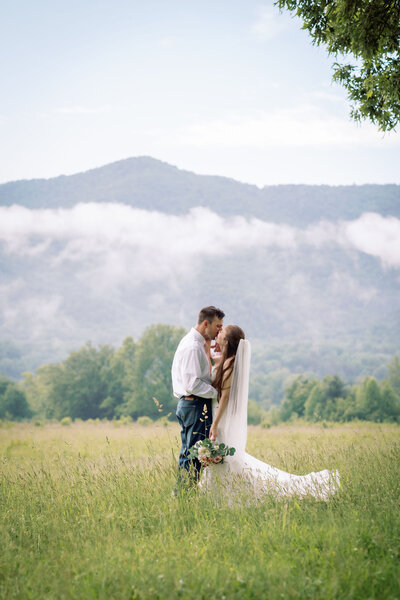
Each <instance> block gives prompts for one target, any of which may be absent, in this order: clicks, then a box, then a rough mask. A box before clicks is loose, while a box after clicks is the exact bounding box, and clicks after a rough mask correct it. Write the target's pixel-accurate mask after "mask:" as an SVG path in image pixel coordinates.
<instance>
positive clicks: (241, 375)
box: [224, 340, 251, 458]
mask: <svg viewBox="0 0 400 600" xmlns="http://www.w3.org/2000/svg"><path fill="white" fill-rule="evenodd" d="M250 356H251V348H250V342H249V341H248V340H240V342H239V346H238V349H237V352H236V357H235V362H234V366H233V374H232V384H231V389H230V394H229V402H228V406H227V408H226V415H225V426H224V430H225V431H224V433H225V436H224V438H225V439H224V442H225V443H226V444H227V445H228V446H233V447H234V448H236V453H235V458H239V456H241V457H242V456H244V453H245V448H246V441H247V404H248V398H249V372H250Z"/></svg>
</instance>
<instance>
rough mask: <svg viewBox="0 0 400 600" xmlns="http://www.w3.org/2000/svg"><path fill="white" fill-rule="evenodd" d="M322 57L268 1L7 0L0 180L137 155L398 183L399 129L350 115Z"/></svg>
mask: <svg viewBox="0 0 400 600" xmlns="http://www.w3.org/2000/svg"><path fill="white" fill-rule="evenodd" d="M332 62H333V58H332V59H331V58H329V57H327V56H326V54H325V52H324V51H323V50H322V49H320V48H317V47H314V46H312V45H311V43H310V40H309V37H308V35H307V33H306V32H304V31H301V30H300V23H299V21H298V20H296V19H292V18H291V17H290V15H288V14H287V13H285V14H281V15H280V14H279V11H278V10H277V9H276V8H274V6H273V2H272V0H271V1H268V2H260V1H254V0H240V1H239V0H213V1H212V2H211V1H205V0H201V1H200V0H169V1H165V0H163V1H157V0H146V2H143V0H140V1H137V0H129V1H128V0H127V1H123V0H114V1H113V2H111V1H108V2H106V1H103V0H96V1H94V0H89V1H88V0H84V1H83V2H82V0H80V1H79V2H77V1H76V0H69V1H68V2H66V1H57V0H52V1H49V0H47V1H45V0H37V1H36V2H32V1H31V0H30V1H28V0H15V1H14V2H13V3H7V5H5V6H3V7H2V9H1V18H0V65H1V83H2V85H1V88H2V91H1V95H0V136H1V144H0V182H5V181H10V180H15V179H22V178H36V177H53V176H56V175H59V174H70V173H75V172H79V171H84V170H87V169H90V168H94V167H96V166H100V165H103V164H106V163H109V162H113V161H116V160H119V159H123V158H127V157H130V156H141V155H148V156H153V157H155V158H159V159H161V160H164V161H166V162H169V163H171V164H174V165H176V166H178V167H180V168H184V169H188V170H191V171H194V172H196V173H209V174H218V175H225V176H228V177H233V178H235V179H238V180H240V181H245V182H249V183H255V184H257V185H260V186H261V185H269V184H277V183H328V184H352V183H400V168H399V164H400V134H397V133H392V134H390V135H385V136H383V135H382V133H380V132H379V131H378V130H377V129H376V128H374V127H373V126H371V125H370V124H369V123H367V122H365V123H363V124H362V125H361V126H360V125H356V124H354V123H353V122H351V121H350V119H349V116H348V115H349V104H348V101H347V99H346V94H345V92H344V91H343V90H342V88H340V87H339V86H337V85H333V84H331V63H332Z"/></svg>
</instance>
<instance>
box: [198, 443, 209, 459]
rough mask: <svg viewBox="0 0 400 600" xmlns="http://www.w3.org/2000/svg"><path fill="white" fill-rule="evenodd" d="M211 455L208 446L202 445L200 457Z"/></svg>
mask: <svg viewBox="0 0 400 600" xmlns="http://www.w3.org/2000/svg"><path fill="white" fill-rule="evenodd" d="M210 456H211V452H210V451H209V449H208V448H204V446H201V447H200V448H199V458H209V457H210Z"/></svg>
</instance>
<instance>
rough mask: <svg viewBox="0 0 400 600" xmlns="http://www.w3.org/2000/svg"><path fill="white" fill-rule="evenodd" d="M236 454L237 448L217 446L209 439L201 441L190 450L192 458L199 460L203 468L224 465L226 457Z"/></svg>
mask: <svg viewBox="0 0 400 600" xmlns="http://www.w3.org/2000/svg"><path fill="white" fill-rule="evenodd" d="M235 452H236V449H235V448H229V446H226V445H225V444H216V443H215V442H212V441H211V440H210V439H209V438H205V439H204V440H200V441H198V442H196V444H195V445H194V446H192V447H191V448H189V456H190V458H197V459H198V460H199V461H200V462H201V464H202V466H203V467H208V465H218V464H220V463H223V462H224V458H225V456H233V455H234V454H235Z"/></svg>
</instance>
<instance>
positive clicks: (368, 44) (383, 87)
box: [275, 0, 400, 131]
mask: <svg viewBox="0 0 400 600" xmlns="http://www.w3.org/2000/svg"><path fill="white" fill-rule="evenodd" d="M275 4H276V5H278V6H279V8H280V9H281V10H282V9H284V8H286V9H288V10H289V11H292V12H294V13H295V14H296V15H297V16H299V17H300V18H301V19H302V20H303V22H304V25H303V29H306V30H308V32H309V33H310V35H311V38H312V41H313V43H314V44H316V45H323V46H325V47H326V49H327V50H328V52H329V53H330V54H333V55H335V56H336V57H339V56H341V57H342V59H343V62H335V63H334V65H333V69H334V74H333V80H334V81H337V82H338V83H340V84H342V85H343V86H344V87H345V88H346V90H347V92H348V97H349V100H350V102H351V103H352V107H351V116H352V118H353V119H355V120H356V121H360V120H362V119H370V120H371V121H372V123H374V124H376V125H378V126H379V128H380V129H381V130H382V131H389V130H391V129H394V128H395V126H396V125H397V124H398V123H399V121H400V2H399V0H374V1H373V2H371V0H334V1H333V0H277V1H276V2H275Z"/></svg>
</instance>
